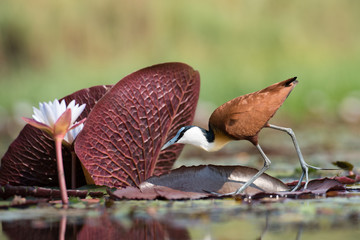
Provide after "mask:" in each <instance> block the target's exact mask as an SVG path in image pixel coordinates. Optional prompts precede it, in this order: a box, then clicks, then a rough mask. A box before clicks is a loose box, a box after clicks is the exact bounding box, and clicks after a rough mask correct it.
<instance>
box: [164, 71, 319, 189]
mask: <svg viewBox="0 0 360 240" xmlns="http://www.w3.org/2000/svg"><path fill="white" fill-rule="evenodd" d="M297 83H298V81H297V80H296V77H293V78H290V79H288V80H285V81H282V82H279V83H275V84H273V85H271V86H269V87H267V88H264V89H263V90H260V91H257V92H253V93H249V94H246V95H243V96H240V97H237V98H234V99H232V100H230V101H228V102H226V103H224V104H223V105H221V106H220V107H218V108H217V109H216V110H215V111H214V112H213V113H212V115H211V116H210V119H209V130H205V129H203V128H200V127H197V126H186V127H182V128H181V129H180V130H179V131H178V133H177V134H176V136H175V137H173V138H172V139H171V140H169V141H168V142H167V143H166V144H165V145H164V146H163V148H162V149H165V148H167V147H168V146H170V145H172V144H174V143H184V144H192V145H195V146H198V147H201V148H203V149H204V150H206V151H216V150H219V149H220V148H222V147H223V146H224V145H225V144H226V143H228V142H230V141H234V140H248V141H250V142H252V143H253V144H254V145H255V146H256V148H257V149H258V150H259V152H260V154H261V156H262V157H263V158H264V166H263V168H262V169H260V170H259V172H258V173H257V174H255V175H254V176H253V177H252V178H251V179H250V180H249V181H248V182H246V183H244V185H243V186H242V187H241V188H239V189H238V190H237V191H236V192H235V194H238V193H241V192H243V191H244V190H245V189H246V188H247V187H248V186H249V185H250V184H253V182H254V181H255V180H256V179H257V178H258V177H259V176H260V175H261V174H262V173H264V172H265V171H266V170H267V169H268V168H269V166H270V164H271V161H270V160H269V158H268V157H267V156H266V155H265V153H264V152H263V150H262V149H261V147H260V145H259V143H258V134H259V132H260V130H261V129H263V128H264V127H269V128H272V129H276V130H280V131H284V132H286V133H288V134H289V135H290V136H291V138H292V141H293V143H294V146H295V149H296V152H297V154H298V157H299V161H300V165H301V168H302V174H301V177H300V180H299V182H298V184H297V185H296V186H295V187H294V189H293V191H294V190H296V189H298V188H299V186H300V185H301V182H302V180H303V178H304V176H305V177H306V183H305V188H306V186H307V183H308V181H309V180H308V168H309V167H310V168H315V169H320V168H317V167H314V166H311V165H309V164H307V163H306V162H305V161H304V158H303V156H302V154H301V151H300V147H299V145H298V143H297V141H296V138H295V134H294V132H293V131H292V129H290V128H284V127H279V126H275V125H272V124H269V123H268V122H269V120H270V119H271V118H272V117H273V116H274V114H275V113H276V111H277V110H278V109H279V107H280V106H281V105H282V104H283V102H284V101H285V99H286V98H287V97H288V96H289V94H290V92H291V91H292V90H293V88H294V87H295V85H296V84H297Z"/></svg>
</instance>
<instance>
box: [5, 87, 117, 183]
mask: <svg viewBox="0 0 360 240" xmlns="http://www.w3.org/2000/svg"><path fill="white" fill-rule="evenodd" d="M109 89H110V86H95V87H91V88H86V89H82V90H80V91H77V92H75V93H73V94H70V95H68V96H66V97H64V99H65V102H66V103H67V104H68V103H70V101H72V100H73V99H75V101H76V102H77V103H79V104H83V103H86V108H85V109H84V111H83V112H82V114H81V115H80V116H79V118H78V119H77V120H78V121H80V120H81V119H84V118H85V117H87V115H88V114H89V112H90V111H91V109H92V108H93V107H94V105H95V104H96V102H97V101H98V100H99V99H100V98H101V97H102V96H103V95H104V94H105V93H106V92H107V91H108V90H109ZM63 159H64V168H65V177H66V181H67V185H70V177H71V174H70V171H71V150H70V149H69V148H66V147H63ZM77 165H78V166H79V167H78V168H77V178H78V179H77V183H78V185H83V184H85V179H84V174H83V172H82V169H81V167H80V164H77ZM5 184H11V185H23V186H58V177H57V165H56V152H55V145H54V141H53V139H52V138H51V137H50V136H49V135H48V134H47V133H45V132H44V131H42V130H39V129H37V128H35V127H33V126H30V125H29V124H27V125H25V127H24V128H23V129H22V131H21V132H20V134H19V136H18V137H17V138H16V139H15V140H14V141H13V142H12V143H11V145H10V147H9V149H8V151H7V152H6V153H5V155H4V156H3V158H2V159H1V167H0V185H5Z"/></svg>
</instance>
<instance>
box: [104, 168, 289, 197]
mask: <svg viewBox="0 0 360 240" xmlns="http://www.w3.org/2000/svg"><path fill="white" fill-rule="evenodd" d="M257 172H258V170H256V169H254V168H250V167H243V166H215V165H202V166H192V167H180V168H178V169H175V170H173V171H171V172H170V173H169V174H164V175H161V176H158V177H157V176H154V177H151V178H149V179H147V180H146V181H145V182H143V183H142V184H140V186H139V188H135V187H127V188H125V189H120V190H116V191H115V192H113V193H111V195H112V196H114V197H116V198H126V199H155V198H166V199H198V198H204V197H209V196H216V195H213V194H211V193H212V192H213V193H215V192H216V193H219V194H226V193H232V192H235V191H236V190H237V189H238V188H240V187H241V186H242V185H243V184H244V183H245V182H247V181H248V180H249V179H250V178H251V177H252V176H254V175H255V174H256V173H257ZM288 190H289V188H288V187H287V186H286V185H285V184H284V183H283V182H281V181H280V180H279V179H276V178H273V177H271V176H269V175H267V174H265V173H264V174H262V175H261V176H260V177H259V178H258V179H256V181H255V182H254V183H253V184H251V185H250V186H249V187H248V188H247V189H246V190H245V192H244V193H245V194H250V195H252V194H255V193H258V192H278V191H288Z"/></svg>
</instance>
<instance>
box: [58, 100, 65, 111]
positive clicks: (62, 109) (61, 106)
mask: <svg viewBox="0 0 360 240" xmlns="http://www.w3.org/2000/svg"><path fill="white" fill-rule="evenodd" d="M59 111H60V112H61V114H63V113H64V112H65V111H66V102H65V100H64V99H63V100H62V101H61V103H60V110H59ZM61 114H60V115H61Z"/></svg>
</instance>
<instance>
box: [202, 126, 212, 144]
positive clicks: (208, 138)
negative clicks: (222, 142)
mask: <svg viewBox="0 0 360 240" xmlns="http://www.w3.org/2000/svg"><path fill="white" fill-rule="evenodd" d="M201 130H202V131H203V133H204V136H205V137H206V140H207V141H208V142H209V143H212V142H214V140H215V134H214V131H213V130H212V128H211V127H210V125H209V131H207V130H205V129H202V128H201Z"/></svg>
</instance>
